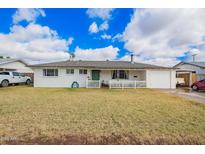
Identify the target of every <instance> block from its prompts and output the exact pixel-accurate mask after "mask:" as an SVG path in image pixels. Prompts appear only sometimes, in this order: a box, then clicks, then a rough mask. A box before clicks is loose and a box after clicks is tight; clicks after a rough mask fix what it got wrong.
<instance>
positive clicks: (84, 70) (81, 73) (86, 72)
mask: <svg viewBox="0 0 205 154" xmlns="http://www.w3.org/2000/svg"><path fill="white" fill-rule="evenodd" d="M79 74H80V75H87V74H88V70H87V69H79Z"/></svg>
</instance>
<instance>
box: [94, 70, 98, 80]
mask: <svg viewBox="0 0 205 154" xmlns="http://www.w3.org/2000/svg"><path fill="white" fill-rule="evenodd" d="M92 80H100V71H99V70H92Z"/></svg>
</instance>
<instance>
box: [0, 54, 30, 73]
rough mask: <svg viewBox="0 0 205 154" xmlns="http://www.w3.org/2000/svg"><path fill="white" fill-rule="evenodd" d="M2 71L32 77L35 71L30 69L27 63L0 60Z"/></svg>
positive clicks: (17, 60)
mask: <svg viewBox="0 0 205 154" xmlns="http://www.w3.org/2000/svg"><path fill="white" fill-rule="evenodd" d="M0 71H16V72H20V73H25V74H26V75H28V76H30V77H32V76H33V70H32V69H31V68H30V67H28V64H27V63H25V62H24V61H22V60H19V59H12V58H4V59H0Z"/></svg>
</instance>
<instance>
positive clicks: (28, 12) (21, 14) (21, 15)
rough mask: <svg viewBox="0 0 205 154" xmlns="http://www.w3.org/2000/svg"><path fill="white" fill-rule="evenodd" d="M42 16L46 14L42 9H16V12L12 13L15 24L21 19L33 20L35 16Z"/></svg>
mask: <svg viewBox="0 0 205 154" xmlns="http://www.w3.org/2000/svg"><path fill="white" fill-rule="evenodd" d="M39 16H43V17H45V16H46V14H45V12H44V11H43V10H42V9H23V8H21V9H18V10H17V11H16V13H15V14H14V15H13V23H14V24H17V23H19V22H21V21H23V20H26V21H27V22H35V21H36V19H37V17H39Z"/></svg>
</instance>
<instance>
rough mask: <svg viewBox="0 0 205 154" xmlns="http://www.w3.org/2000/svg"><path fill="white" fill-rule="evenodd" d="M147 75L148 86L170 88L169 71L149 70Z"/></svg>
mask: <svg viewBox="0 0 205 154" xmlns="http://www.w3.org/2000/svg"><path fill="white" fill-rule="evenodd" d="M147 77H148V82H149V84H148V87H149V88H170V71H163V70H156V71H155V70H153V71H152V70H151V71H149V72H148V76H147Z"/></svg>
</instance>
